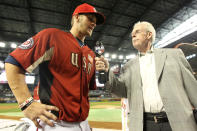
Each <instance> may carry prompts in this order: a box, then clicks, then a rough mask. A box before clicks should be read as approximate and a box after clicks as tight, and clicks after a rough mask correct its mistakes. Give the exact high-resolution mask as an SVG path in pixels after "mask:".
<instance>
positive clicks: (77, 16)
mask: <svg viewBox="0 0 197 131" xmlns="http://www.w3.org/2000/svg"><path fill="white" fill-rule="evenodd" d="M74 17H75V20H76V22H79V19H80V17H79V15H78V14H77V15H75V16H74Z"/></svg>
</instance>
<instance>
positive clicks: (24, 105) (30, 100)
mask: <svg viewBox="0 0 197 131" xmlns="http://www.w3.org/2000/svg"><path fill="white" fill-rule="evenodd" d="M33 102H34V99H33V97H29V98H28V99H27V100H25V101H24V102H23V103H21V104H19V108H20V109H21V111H24V110H25V109H26V108H27V107H28V106H30V105H31V104H32V103H33Z"/></svg>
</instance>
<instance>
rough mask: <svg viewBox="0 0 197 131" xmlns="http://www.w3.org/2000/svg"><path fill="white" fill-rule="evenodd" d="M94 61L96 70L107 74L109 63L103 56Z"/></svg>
mask: <svg viewBox="0 0 197 131" xmlns="http://www.w3.org/2000/svg"><path fill="white" fill-rule="evenodd" d="M95 61H96V70H97V71H105V72H108V70H109V62H108V60H107V59H105V58H104V57H103V56H101V57H95Z"/></svg>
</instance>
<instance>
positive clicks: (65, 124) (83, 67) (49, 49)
mask: <svg viewBox="0 0 197 131" xmlns="http://www.w3.org/2000/svg"><path fill="white" fill-rule="evenodd" d="M104 21H105V17H104V15H103V14H101V13H99V12H97V11H96V9H95V8H94V7H93V6H91V5H89V4H86V3H85V4H82V5H79V6H78V7H77V8H76V9H75V11H74V13H73V15H72V21H71V25H72V28H71V30H70V32H65V31H62V30H59V29H55V28H49V29H44V30H42V31H40V32H39V33H37V34H36V35H35V36H33V37H31V38H29V39H28V40H27V41H26V42H24V43H23V44H21V45H20V46H18V48H17V49H16V50H14V51H13V52H11V53H10V55H9V56H8V57H7V59H6V60H5V69H6V74H7V79H8V83H9V86H10V88H11V90H12V92H13V94H14V95H15V97H16V99H17V102H18V104H19V107H20V108H21V110H22V111H23V113H24V115H25V116H26V117H27V118H29V119H30V120H32V121H33V123H34V124H35V126H36V127H38V128H40V130H45V131H51V130H58V131H63V130H64V131H89V130H90V127H89V125H88V122H87V120H86V119H87V116H88V113H89V100H88V91H89V90H94V89H95V88H96V85H95V60H94V58H95V54H94V52H93V51H92V50H91V49H90V48H89V47H88V46H87V45H86V44H85V43H84V40H85V37H86V36H91V35H92V32H93V30H94V28H95V27H96V25H99V24H102V23H103V22H104ZM37 67H39V75H40V82H39V85H38V86H39V87H38V88H39V92H38V94H39V99H40V101H41V102H37V101H34V99H33V97H32V96H31V94H30V92H29V90H28V87H27V84H26V83H25V72H32V71H33V70H34V69H35V68H37Z"/></svg>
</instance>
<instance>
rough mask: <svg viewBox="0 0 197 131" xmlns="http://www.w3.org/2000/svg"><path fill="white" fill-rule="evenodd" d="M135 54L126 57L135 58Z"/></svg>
mask: <svg viewBox="0 0 197 131" xmlns="http://www.w3.org/2000/svg"><path fill="white" fill-rule="evenodd" d="M135 56H136V55H135V54H131V55H128V56H126V59H127V60H128V59H133V58H135Z"/></svg>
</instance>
